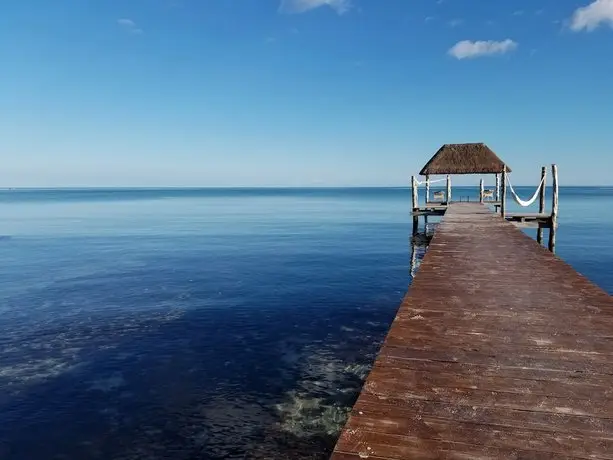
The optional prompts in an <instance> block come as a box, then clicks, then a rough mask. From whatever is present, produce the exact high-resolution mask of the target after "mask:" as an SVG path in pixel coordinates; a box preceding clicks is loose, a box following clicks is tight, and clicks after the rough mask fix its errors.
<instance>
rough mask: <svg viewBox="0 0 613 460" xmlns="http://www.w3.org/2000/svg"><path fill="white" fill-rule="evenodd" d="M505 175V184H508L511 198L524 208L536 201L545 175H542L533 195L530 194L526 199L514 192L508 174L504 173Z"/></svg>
mask: <svg viewBox="0 0 613 460" xmlns="http://www.w3.org/2000/svg"><path fill="white" fill-rule="evenodd" d="M505 177H506V179H507V184H509V189H510V190H511V195H513V199H514V200H515V202H516V203H517V204H518V205H520V206H522V207H524V208H527V207H528V206H530V205H531V204H532V203H534V202H535V201H536V199H537V198H538V197H539V192H540V191H541V187H543V184H544V183H545V177H543V178H542V179H541V183H540V184H539V186H538V187H537V188H536V192H534V195H532V198H530V199H529V200H528V201H524V200H522V199H521V198H520V197H519V196H518V195H517V193H515V190H514V189H513V185H512V184H511V181H510V180H509V175H508V174H506V173H505Z"/></svg>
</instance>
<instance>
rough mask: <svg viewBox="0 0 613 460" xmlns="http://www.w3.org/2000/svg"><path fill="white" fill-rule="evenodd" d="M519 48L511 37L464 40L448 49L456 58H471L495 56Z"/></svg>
mask: <svg viewBox="0 0 613 460" xmlns="http://www.w3.org/2000/svg"><path fill="white" fill-rule="evenodd" d="M516 48H517V43H516V42H514V41H513V40H511V39H506V40H502V41H494V40H487V41H470V40H463V41H460V42H458V43H456V44H455V45H453V47H452V48H451V49H450V50H449V51H448V53H449V54H450V55H451V56H453V57H454V58H456V59H469V58H477V57H483V56H494V55H497V54H505V53H509V52H511V51H513V50H515V49H516Z"/></svg>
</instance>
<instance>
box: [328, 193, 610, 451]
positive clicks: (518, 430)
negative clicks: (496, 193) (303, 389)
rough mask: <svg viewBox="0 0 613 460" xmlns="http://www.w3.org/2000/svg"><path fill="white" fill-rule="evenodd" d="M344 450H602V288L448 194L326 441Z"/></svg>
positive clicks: (606, 344)
mask: <svg viewBox="0 0 613 460" xmlns="http://www.w3.org/2000/svg"><path fill="white" fill-rule="evenodd" d="M528 218H530V217H528ZM539 218H540V216H539ZM356 458H381V459H409V458H410V459H464V460H465V459H503V458H504V459H554V458H555V459H570V458H582V459H587V458H592V459H613V300H612V299H611V297H610V296H609V295H608V294H606V293H605V292H604V291H602V290H601V289H599V288H598V287H596V286H595V285H593V284H592V283H591V282H590V281H589V280H588V279H586V278H585V277H583V276H581V275H580V274H578V273H577V272H576V271H575V270H573V269H572V267H570V266H569V265H568V264H565V263H564V262H563V261H561V260H560V259H558V258H556V257H555V256H553V255H552V254H551V253H549V252H548V251H547V250H546V249H545V248H543V247H542V246H540V245H539V244H538V243H537V242H535V241H534V240H532V239H531V238H529V237H527V236H526V235H524V234H523V233H521V232H520V231H519V230H517V229H516V228H515V227H514V226H513V225H512V224H511V223H509V222H507V221H506V220H504V219H500V217H498V216H496V215H494V214H493V213H491V212H490V211H488V210H487V208H486V207H485V206H483V205H480V204H476V203H473V204H469V203H463V204H452V205H450V206H449V208H448V210H447V212H446V214H445V216H444V218H443V221H442V223H441V224H440V225H439V227H438V229H437V232H436V234H435V235H434V238H433V239H432V242H431V244H430V248H429V250H428V253H427V255H426V257H425V258H424V260H423V262H422V264H421V267H420V269H419V272H418V273H417V275H416V277H415V279H414V281H413V284H412V286H411V288H410V290H409V292H408V294H407V296H406V297H405V299H404V301H403V303H402V305H401V307H400V309H399V311H398V314H397V316H396V318H395V320H394V322H393V324H392V326H391V328H390V331H389V333H388V336H387V338H386V340H385V343H384V344H383V346H382V348H381V350H380V353H379V356H378V358H377V361H376V363H375V365H374V367H373V369H372V371H371V373H370V375H369V376H368V379H367V381H366V383H365V385H364V388H363V390H362V393H361V395H360V397H359V399H358V401H357V403H356V404H355V406H354V408H353V411H352V413H351V416H350V419H349V421H348V423H347V425H346V427H345V430H344V431H343V434H342V436H341V438H340V439H339V442H338V444H337V448H336V450H335V454H334V455H333V459H334V460H353V459H356Z"/></svg>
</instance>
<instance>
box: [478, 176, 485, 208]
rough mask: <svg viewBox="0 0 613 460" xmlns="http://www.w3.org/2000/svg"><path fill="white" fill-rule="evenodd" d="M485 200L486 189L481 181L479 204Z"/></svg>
mask: <svg viewBox="0 0 613 460" xmlns="http://www.w3.org/2000/svg"><path fill="white" fill-rule="evenodd" d="M484 198H485V188H484V184H483V179H481V182H480V183H479V203H483V200H484Z"/></svg>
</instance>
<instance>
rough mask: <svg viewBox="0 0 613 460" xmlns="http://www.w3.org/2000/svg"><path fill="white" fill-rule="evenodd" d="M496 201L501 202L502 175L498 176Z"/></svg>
mask: <svg viewBox="0 0 613 460" xmlns="http://www.w3.org/2000/svg"><path fill="white" fill-rule="evenodd" d="M496 201H500V174H496Z"/></svg>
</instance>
